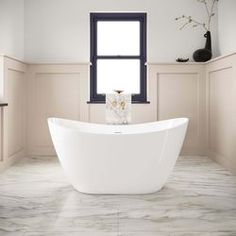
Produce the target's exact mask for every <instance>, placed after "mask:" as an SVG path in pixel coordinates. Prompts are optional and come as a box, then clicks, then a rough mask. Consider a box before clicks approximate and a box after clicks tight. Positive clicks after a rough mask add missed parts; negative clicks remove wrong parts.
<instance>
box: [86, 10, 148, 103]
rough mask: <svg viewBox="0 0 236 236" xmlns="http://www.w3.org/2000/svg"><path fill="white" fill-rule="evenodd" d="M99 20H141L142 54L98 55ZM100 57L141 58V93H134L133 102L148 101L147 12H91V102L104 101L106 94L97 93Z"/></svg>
mask: <svg viewBox="0 0 236 236" xmlns="http://www.w3.org/2000/svg"><path fill="white" fill-rule="evenodd" d="M98 21H139V22H140V55H138V56H134V55H130V56H129V55H126V56H124V55H104V56H98V55H97V22H98ZM98 59H138V60H140V93H139V94H132V103H149V102H147V68H146V59H147V14H146V13H140V12H138V13H134V12H132V13H117V12H115V13H112V12H111V13H90V63H91V64H90V102H89V103H104V102H105V94H98V93H97V60H98Z"/></svg>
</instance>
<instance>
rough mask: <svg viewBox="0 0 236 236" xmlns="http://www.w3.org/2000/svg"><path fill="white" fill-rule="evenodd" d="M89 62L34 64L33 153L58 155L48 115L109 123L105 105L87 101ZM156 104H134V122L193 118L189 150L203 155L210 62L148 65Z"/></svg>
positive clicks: (29, 136) (30, 133) (186, 148)
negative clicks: (206, 73) (206, 72)
mask: <svg viewBox="0 0 236 236" xmlns="http://www.w3.org/2000/svg"><path fill="white" fill-rule="evenodd" d="M88 71H89V65H86V64H84V65H83V64H75V65H65V64H64V65H63V64H60V65H48V64H47V65H28V71H27V78H28V91H29V92H28V95H29V97H28V122H27V125H28V131H27V148H28V154H29V155H55V152H54V148H53V146H52V142H51V139H50V135H49V132H48V127H47V122H46V119H47V118H48V117H51V116H55V117H63V118H68V119H75V120H77V119H78V120H83V121H88V122H94V123H104V122H105V105H104V104H87V101H88V98H89V94H88V89H89V74H88ZM148 74H149V76H148V77H149V79H148V100H149V101H150V104H133V105H132V122H133V123H143V122H149V121H156V120H162V119H169V118H174V117H183V116H184V117H189V118H190V126H189V130H188V134H187V138H186V142H185V144H184V149H183V153H185V154H186V153H188V154H199V153H201V154H202V150H203V147H202V146H203V144H202V140H203V139H204V132H203V129H202V127H203V121H204V114H203V112H204V109H203V106H204V94H205V93H204V91H205V90H204V65H201V64H200V65H196V64H195V65H191V64H189V65H176V64H169V65H163V64H150V65H148Z"/></svg>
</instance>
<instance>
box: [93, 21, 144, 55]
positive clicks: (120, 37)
mask: <svg viewBox="0 0 236 236" xmlns="http://www.w3.org/2000/svg"><path fill="white" fill-rule="evenodd" d="M97 54H98V55H139V54H140V22H139V21H105V22H104V21H100V22H99V21H98V23H97Z"/></svg>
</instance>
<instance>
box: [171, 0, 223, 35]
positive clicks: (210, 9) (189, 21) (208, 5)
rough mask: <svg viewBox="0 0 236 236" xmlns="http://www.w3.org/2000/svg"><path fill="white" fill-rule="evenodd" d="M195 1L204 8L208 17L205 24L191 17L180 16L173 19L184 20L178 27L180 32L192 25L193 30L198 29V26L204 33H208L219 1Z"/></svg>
mask: <svg viewBox="0 0 236 236" xmlns="http://www.w3.org/2000/svg"><path fill="white" fill-rule="evenodd" d="M197 1H198V2H199V3H201V4H203V5H204V8H205V10H206V13H207V16H208V18H207V22H200V21H198V20H195V19H193V18H192V16H186V15H182V16H180V17H176V18H175V20H176V21H178V20H184V23H183V25H182V26H181V27H180V30H182V29H183V28H185V27H186V26H187V25H192V27H193V28H195V27H198V26H202V27H203V28H204V29H205V30H206V31H210V27H211V20H212V17H213V16H214V15H215V13H214V7H215V5H216V3H217V2H218V1H219V0H197ZM208 1H210V2H208Z"/></svg>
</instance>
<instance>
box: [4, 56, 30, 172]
mask: <svg viewBox="0 0 236 236" xmlns="http://www.w3.org/2000/svg"><path fill="white" fill-rule="evenodd" d="M0 63H1V68H2V70H1V76H0V78H1V85H2V89H1V100H3V101H6V102H7V103H8V106H7V107H4V108H2V109H1V145H0V148H1V152H0V153H1V158H0V159H1V160H0V170H1V169H5V168H6V167H7V166H9V165H11V164H12V163H13V162H14V161H16V160H17V159H19V158H20V157H22V156H24V155H25V130H26V80H25V72H26V65H25V64H24V63H22V62H19V61H17V60H12V59H10V58H8V57H1V60H0Z"/></svg>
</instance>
